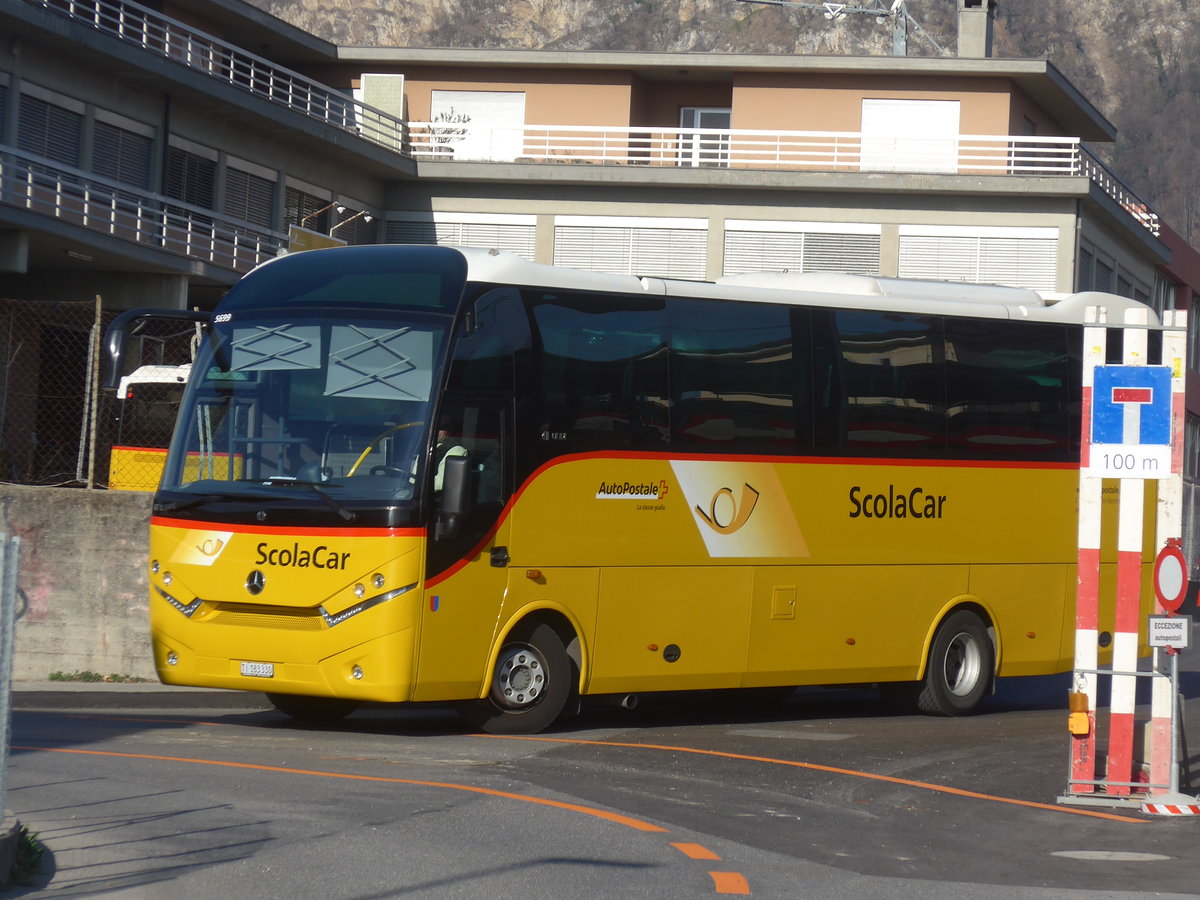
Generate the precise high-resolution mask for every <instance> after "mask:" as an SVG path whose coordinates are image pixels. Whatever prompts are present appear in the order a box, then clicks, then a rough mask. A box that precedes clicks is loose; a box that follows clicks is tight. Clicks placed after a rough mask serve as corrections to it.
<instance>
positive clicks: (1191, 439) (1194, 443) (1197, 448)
mask: <svg viewBox="0 0 1200 900" xmlns="http://www.w3.org/2000/svg"><path fill="white" fill-rule="evenodd" d="M1183 430H1184V434H1185V437H1184V444H1183V446H1184V453H1183V474H1184V477H1185V478H1187V479H1188V480H1189V481H1200V417H1197V416H1196V415H1195V414H1194V413H1188V414H1187V424H1186V425H1185V426H1184V429H1183Z"/></svg>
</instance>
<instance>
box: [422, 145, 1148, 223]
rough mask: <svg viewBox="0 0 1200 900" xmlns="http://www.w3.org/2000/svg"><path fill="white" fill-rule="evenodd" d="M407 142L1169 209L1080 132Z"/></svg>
mask: <svg viewBox="0 0 1200 900" xmlns="http://www.w3.org/2000/svg"><path fill="white" fill-rule="evenodd" d="M404 150H405V151H406V152H408V153H410V154H411V155H412V156H413V157H414V158H415V159H417V160H419V161H421V160H423V161H436V162H512V163H560V164H564V163H565V164H572V163H574V164H580V165H613V166H651V167H654V166H659V167H671V168H680V167H684V168H720V169H735V170H736V169H744V170H755V169H757V170H763V169H767V170H775V171H803V172H810V173H812V172H818V173H859V174H874V173H889V174H913V175H921V174H925V175H935V176H936V175H978V176H1009V177H1011V176H1024V177H1086V178H1088V179H1089V180H1090V181H1091V182H1092V183H1093V184H1095V185H1096V186H1098V187H1099V188H1100V189H1101V190H1102V191H1103V193H1104V194H1105V195H1107V196H1108V197H1109V198H1111V199H1112V200H1114V201H1115V202H1116V203H1117V204H1118V205H1120V207H1121V208H1122V209H1124V210H1125V211H1126V212H1127V213H1129V215H1131V216H1133V217H1134V219H1135V220H1136V221H1137V222H1138V224H1140V225H1142V226H1143V227H1145V228H1147V229H1148V230H1149V231H1151V232H1152V233H1153V234H1155V235H1157V234H1158V233H1159V217H1158V214H1157V213H1155V212H1154V211H1153V210H1151V209H1150V207H1149V206H1148V205H1147V204H1146V203H1145V202H1144V201H1142V200H1141V199H1140V198H1139V197H1138V196H1137V195H1136V194H1134V193H1133V191H1131V190H1130V189H1129V188H1127V187H1126V186H1125V185H1124V184H1122V183H1121V181H1120V180H1119V179H1118V178H1117V177H1116V176H1115V175H1113V173H1112V172H1111V171H1110V170H1109V169H1108V168H1107V167H1106V166H1105V165H1104V164H1103V163H1102V162H1101V161H1100V160H1099V159H1098V158H1097V157H1096V156H1095V155H1094V154H1092V153H1091V151H1089V150H1088V149H1087V148H1086V147H1085V146H1084V145H1083V144H1082V142H1081V141H1080V140H1079V138H1074V137H1059V136H1056V137H1037V136H1025V135H1021V136H1016V135H978V134H962V135H957V136H955V137H953V138H946V139H938V138H930V137H920V136H918V137H912V138H902V137H888V138H881V137H875V136H871V135H866V134H863V133H861V132H833V131H770V130H753V129H722V130H712V129H696V128H647V127H633V128H630V127H624V126H593V125H584V126H572V125H524V126H519V125H518V126H505V127H483V128H480V127H472V126H471V125H470V124H469V123H452V124H447V123H445V122H409V123H408V143H407V144H406V145H405V146H404Z"/></svg>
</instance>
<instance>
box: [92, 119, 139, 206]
mask: <svg viewBox="0 0 1200 900" xmlns="http://www.w3.org/2000/svg"><path fill="white" fill-rule="evenodd" d="M153 154H154V141H153V139H152V138H150V137H149V136H148V135H145V134H139V133H137V132H135V131H131V130H130V129H127V128H121V127H120V126H118V125H114V124H112V123H110V122H104V121H100V120H97V121H96V127H95V134H94V137H93V139H92V169H93V170H94V171H95V172H96V174H97V175H103V176H104V177H105V178H110V179H112V180H113V181H116V182H120V183H121V184H127V185H129V186H130V187H136V188H140V189H142V190H149V189H150V167H151V159H152V158H153Z"/></svg>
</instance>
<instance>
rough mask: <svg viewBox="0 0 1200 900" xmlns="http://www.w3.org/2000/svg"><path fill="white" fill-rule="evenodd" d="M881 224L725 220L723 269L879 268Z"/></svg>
mask: <svg viewBox="0 0 1200 900" xmlns="http://www.w3.org/2000/svg"><path fill="white" fill-rule="evenodd" d="M879 235H880V227H879V226H878V225H856V224H841V223H822V222H770V221H753V220H747V219H729V220H726V222H725V266H724V274H726V275H740V274H742V273H745V272H783V271H787V272H849V273H851V274H855V275H878V274H879Z"/></svg>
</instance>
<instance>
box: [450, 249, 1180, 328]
mask: <svg viewBox="0 0 1200 900" xmlns="http://www.w3.org/2000/svg"><path fill="white" fill-rule="evenodd" d="M456 249H458V250H459V251H460V252H461V253H462V254H463V255H464V256H465V257H466V259H467V277H468V278H469V279H470V280H471V281H490V282H496V283H501V284H514V285H528V286H531V287H546V288H559V289H576V290H595V291H607V292H613V293H629V294H634V293H639V294H646V293H650V294H670V295H673V296H688V297H698V298H707V299H723V300H752V301H758V302H761V303H786V304H791V305H797V306H832V307H838V308H848V309H894V310H903V311H905V312H912V313H928V314H934V315H952V316H953V315H957V316H972V317H982V318H996V319H1028V320H1030V321H1043V322H1068V323H1083V322H1084V321H1085V315H1086V311H1087V309H1088V308H1089V307H1096V306H1098V307H1104V308H1106V309H1107V310H1108V316H1109V320H1110V321H1120V320H1121V318H1122V317H1123V312H1124V310H1126V309H1146V310H1147V311H1148V314H1149V315H1148V318H1149V324H1151V325H1156V324H1158V318H1157V316H1155V314H1154V312H1153V311H1151V310H1149V307H1147V306H1145V304H1142V303H1139V302H1137V301H1136V300H1132V299H1130V298H1128V297H1120V296H1117V295H1116V294H1106V293H1101V292H1098V291H1087V292H1083V293H1078V294H1066V295H1062V294H1040V293H1038V292H1036V291H1032V290H1029V289H1027V288H1019V287H1011V286H1008V285H999V284H968V283H964V282H957V281H924V280H916V279H904V278H886V277H882V276H876V275H850V274H846V273H841V272H804V273H800V272H786V271H785V272H753V273H748V274H743V275H727V276H725V277H723V278H718V279H717V280H716V281H715V282H709V281H681V280H671V279H660V278H639V277H638V276H636V275H614V274H608V273H603V272H590V271H585V270H582V269H567V268H562V267H558V266H548V265H544V264H541V263H534V262H530V261H528V260H526V259H524V258H522V257H520V256H517V255H516V254H515V253H510V252H508V251H504V250H484V249H479V248H473V247H459V248H456Z"/></svg>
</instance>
